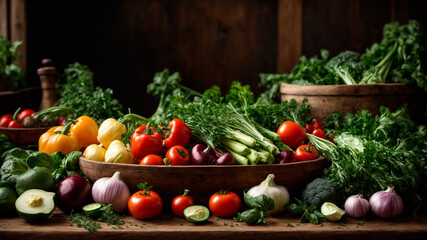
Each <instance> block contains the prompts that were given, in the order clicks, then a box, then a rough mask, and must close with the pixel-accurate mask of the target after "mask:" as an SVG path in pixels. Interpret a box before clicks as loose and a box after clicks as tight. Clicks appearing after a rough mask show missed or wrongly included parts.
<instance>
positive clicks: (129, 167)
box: [79, 157, 326, 204]
mask: <svg viewBox="0 0 427 240" xmlns="http://www.w3.org/2000/svg"><path fill="white" fill-rule="evenodd" d="M79 163H80V169H81V170H82V171H83V173H84V174H85V175H86V176H87V177H88V178H89V179H90V180H91V181H93V182H95V181H96V180H97V179H99V178H102V177H111V176H113V174H114V173H115V172H116V171H119V172H120V176H121V178H122V179H123V181H124V182H126V184H127V185H128V186H129V188H130V190H131V192H136V191H137V190H138V189H137V185H138V184H139V183H141V182H148V184H149V185H151V186H153V190H154V191H156V192H157V193H159V194H160V195H161V196H162V198H163V199H164V204H166V203H168V204H169V203H170V201H171V200H172V198H173V197H175V196H177V195H179V194H182V193H183V192H184V189H185V188H187V189H190V190H191V195H192V196H193V197H194V199H195V201H196V202H199V203H201V204H207V203H208V201H209V198H210V196H211V195H212V194H214V193H215V192H217V191H219V190H220V189H231V191H233V192H235V193H237V194H240V195H242V192H243V190H244V189H246V188H250V187H252V186H255V185H258V184H259V183H261V182H262V181H263V180H264V179H265V178H266V177H267V175H268V174H270V173H273V174H275V180H274V182H275V183H276V184H280V185H283V186H285V187H286V188H288V190H289V191H291V195H292V191H296V190H301V189H302V188H303V187H304V186H305V185H306V184H307V183H308V182H310V181H312V180H313V179H314V178H316V177H318V176H320V175H321V173H322V171H323V168H324V167H325V165H326V159H325V158H323V157H322V158H318V159H315V160H311V161H305V162H295V163H286V164H268V165H248V166H242V165H232V166H220V165H186V166H165V165H161V166H146V165H145V166H143V165H136V164H117V163H104V162H96V161H93V160H88V159H86V158H83V157H80V161H79Z"/></svg>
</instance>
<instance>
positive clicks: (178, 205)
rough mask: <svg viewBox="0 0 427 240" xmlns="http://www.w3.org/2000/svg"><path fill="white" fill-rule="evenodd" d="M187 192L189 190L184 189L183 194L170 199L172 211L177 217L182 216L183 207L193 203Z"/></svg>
mask: <svg viewBox="0 0 427 240" xmlns="http://www.w3.org/2000/svg"><path fill="white" fill-rule="evenodd" d="M189 192H190V190H188V189H185V190H184V194H182V195H179V196H176V197H175V198H174V199H173V200H172V211H173V212H174V213H175V215H177V216H178V217H184V209H186V208H187V207H189V206H193V205H194V199H193V197H191V196H189V195H188V193H189Z"/></svg>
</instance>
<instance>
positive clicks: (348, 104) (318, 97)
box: [280, 83, 427, 120]
mask: <svg viewBox="0 0 427 240" xmlns="http://www.w3.org/2000/svg"><path fill="white" fill-rule="evenodd" d="M280 94H281V100H282V101H285V100H290V99H292V98H294V99H296V100H297V101H298V102H302V100H303V99H304V98H307V99H308V103H309V104H310V105H311V110H310V115H311V116H313V117H315V118H317V119H320V120H325V119H326V118H328V117H330V116H331V113H332V112H333V111H334V110H338V111H340V112H341V113H343V114H345V113H355V112H357V111H359V110H361V109H366V110H368V111H369V112H370V113H372V114H378V113H379V110H380V106H387V107H389V108H390V109H391V110H392V111H395V110H397V109H398V108H399V107H401V106H402V104H403V103H406V104H407V106H408V113H410V114H411V115H412V117H413V118H416V119H418V120H422V118H423V117H424V112H425V111H420V109H421V110H423V109H425V106H426V100H427V97H426V93H425V92H424V91H423V90H421V89H419V88H415V87H411V86H408V85H406V84H402V83H384V84H357V85H313V86H301V85H294V84H288V83H282V84H281V86H280Z"/></svg>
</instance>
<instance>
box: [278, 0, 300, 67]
mask: <svg viewBox="0 0 427 240" xmlns="http://www.w3.org/2000/svg"><path fill="white" fill-rule="evenodd" d="M302 7H303V6H302V0H279V1H278V30H277V31H278V40H277V52H278V53H277V72H278V73H289V72H290V70H292V68H293V67H294V66H295V65H296V64H297V63H298V60H299V58H300V57H301V47H302V45H301V44H302V34H301V33H302Z"/></svg>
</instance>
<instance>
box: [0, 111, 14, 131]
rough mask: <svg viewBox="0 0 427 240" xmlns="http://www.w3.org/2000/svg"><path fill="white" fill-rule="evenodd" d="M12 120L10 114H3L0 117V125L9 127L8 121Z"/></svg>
mask: <svg viewBox="0 0 427 240" xmlns="http://www.w3.org/2000/svg"><path fill="white" fill-rule="evenodd" d="M12 120H13V115H12V114H5V115H3V116H1V118H0V127H6V128H7V127H9V123H10V122H11V121H12Z"/></svg>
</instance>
